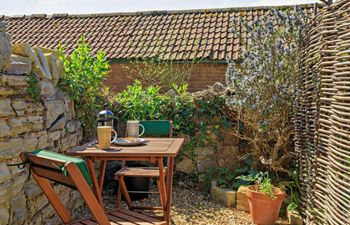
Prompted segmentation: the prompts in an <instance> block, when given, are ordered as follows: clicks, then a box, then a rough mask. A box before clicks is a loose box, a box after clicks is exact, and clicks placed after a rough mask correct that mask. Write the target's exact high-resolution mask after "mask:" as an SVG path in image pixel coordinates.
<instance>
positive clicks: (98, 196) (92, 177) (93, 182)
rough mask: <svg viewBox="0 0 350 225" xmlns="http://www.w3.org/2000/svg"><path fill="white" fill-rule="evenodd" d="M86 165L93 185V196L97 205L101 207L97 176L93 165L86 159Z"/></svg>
mask: <svg viewBox="0 0 350 225" xmlns="http://www.w3.org/2000/svg"><path fill="white" fill-rule="evenodd" d="M86 164H87V167H88V170H89V172H90V176H91V179H92V184H93V185H94V190H95V196H96V198H97V200H98V201H99V203H100V204H101V205H103V201H102V195H101V190H100V186H99V184H98V181H97V175H96V171H95V164H94V162H93V161H92V160H91V159H90V158H86Z"/></svg>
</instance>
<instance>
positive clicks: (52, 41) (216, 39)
mask: <svg viewBox="0 0 350 225" xmlns="http://www.w3.org/2000/svg"><path fill="white" fill-rule="evenodd" d="M303 7H304V8H305V9H306V11H307V12H308V13H309V14H311V15H312V13H313V11H314V5H303ZM282 8H286V7H282ZM267 12H268V7H255V8H228V9H207V10H189V11H158V12H137V13H109V14H108V13H106V14H92V15H68V14H66V15H64V14H62V15H58V14H56V15H52V16H46V15H32V16H23V17H4V18H3V20H4V21H5V23H6V24H7V30H8V32H9V33H11V35H12V41H13V42H28V43H29V44H31V45H33V46H42V47H47V48H57V46H58V44H59V43H61V44H63V45H65V47H66V49H67V51H68V53H70V52H71V51H72V49H73V47H74V45H75V43H76V41H77V40H78V39H79V37H80V36H81V35H84V36H85V38H86V40H87V41H88V42H89V43H90V44H91V47H92V49H93V52H97V51H100V50H102V51H105V52H106V55H107V57H108V58H115V59H125V58H136V57H151V56H155V55H157V54H159V53H160V55H161V56H162V57H163V58H164V59H176V60H186V59H195V58H202V57H204V58H207V59H210V60H225V59H227V58H232V57H237V52H238V51H239V50H241V49H242V47H244V46H240V44H241V42H240V41H239V40H238V39H234V37H233V35H232V33H231V30H232V27H231V26H232V23H231V21H232V19H233V18H234V17H242V19H243V20H246V21H247V20H248V21H253V20H258V19H259V18H260V17H261V16H264V15H266V14H267ZM242 32H243V36H247V35H246V33H245V31H244V30H243V29H242Z"/></svg>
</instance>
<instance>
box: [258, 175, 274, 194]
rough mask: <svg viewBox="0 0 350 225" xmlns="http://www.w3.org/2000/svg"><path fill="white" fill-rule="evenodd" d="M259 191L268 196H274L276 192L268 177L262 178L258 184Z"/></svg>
mask: <svg viewBox="0 0 350 225" xmlns="http://www.w3.org/2000/svg"><path fill="white" fill-rule="evenodd" d="M258 187H259V191H260V192H262V193H264V194H265V195H267V196H269V197H270V198H272V199H274V198H276V194H275V192H274V190H273V188H274V187H273V185H272V183H271V180H270V179H269V178H264V180H263V181H262V182H261V183H260V184H259V185H258Z"/></svg>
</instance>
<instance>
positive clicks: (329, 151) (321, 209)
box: [295, 0, 350, 225]
mask: <svg viewBox="0 0 350 225" xmlns="http://www.w3.org/2000/svg"><path fill="white" fill-rule="evenodd" d="M303 43H304V45H305V46H304V48H303V53H302V57H301V59H300V60H301V61H300V65H301V67H300V86H301V90H302V93H301V97H300V101H299V102H298V103H297V104H298V105H297V106H298V112H297V113H298V114H297V116H296V121H295V122H296V136H295V138H296V142H295V147H296V155H297V158H298V166H299V168H300V180H301V188H302V193H301V212H302V213H303V216H304V218H305V220H306V222H307V223H308V224H339V225H343V224H350V0H338V1H336V2H335V3H334V4H332V5H329V6H326V7H325V8H323V9H322V10H321V12H320V13H318V15H317V16H316V17H315V18H314V19H313V20H312V22H311V24H310V29H308V30H307V31H306V33H305V35H304V40H303Z"/></svg>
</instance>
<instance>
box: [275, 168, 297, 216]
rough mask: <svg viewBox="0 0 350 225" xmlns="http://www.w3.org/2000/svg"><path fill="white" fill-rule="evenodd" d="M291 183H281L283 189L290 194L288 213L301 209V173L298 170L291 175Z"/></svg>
mask: <svg viewBox="0 0 350 225" xmlns="http://www.w3.org/2000/svg"><path fill="white" fill-rule="evenodd" d="M291 178H292V180H291V181H283V182H280V183H279V186H281V187H282V188H283V189H286V192H288V194H289V196H290V199H289V204H288V207H287V210H288V211H293V210H296V209H298V207H299V193H300V192H301V189H300V182H299V172H298V171H297V170H293V171H292V173H291Z"/></svg>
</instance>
